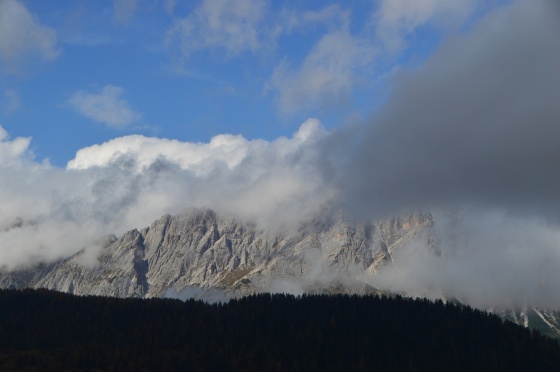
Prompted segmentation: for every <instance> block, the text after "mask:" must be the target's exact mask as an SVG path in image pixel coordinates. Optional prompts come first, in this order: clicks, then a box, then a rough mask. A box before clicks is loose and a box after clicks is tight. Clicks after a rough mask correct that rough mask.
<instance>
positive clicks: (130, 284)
mask: <svg viewBox="0 0 560 372" xmlns="http://www.w3.org/2000/svg"><path fill="white" fill-rule="evenodd" d="M432 224H433V221H432V218H431V216H430V215H428V214H414V215H410V216H406V217H398V218H394V219H392V220H388V221H377V222H369V223H363V224H351V223H349V222H347V221H346V220H345V219H344V218H343V216H342V215H341V214H338V215H336V214H334V215H333V214H325V215H322V216H320V217H318V218H316V219H315V220H314V221H312V222H311V223H308V224H305V225H302V226H301V227H300V229H299V230H297V231H291V232H281V231H265V230H259V229H257V227H256V226H255V225H254V224H248V223H241V222H240V221H238V220H236V219H234V218H229V217H222V216H218V215H216V213H215V212H213V211H212V210H208V209H192V210H189V211H187V212H186V213H184V214H181V215H177V216H169V215H165V216H163V217H161V218H160V219H159V220H157V221H155V222H154V223H153V224H152V225H151V226H150V227H146V228H144V229H142V230H141V231H138V230H132V231H129V232H127V233H125V234H124V235H123V236H121V237H120V238H116V237H111V238H110V239H109V240H108V241H107V243H106V244H105V246H104V248H103V249H102V250H101V252H100V254H99V257H98V262H97V263H96V264H95V265H93V266H84V264H83V262H82V261H83V260H81V259H80V258H81V255H83V254H84V252H79V253H78V254H76V255H74V256H72V257H70V258H67V259H65V260H63V261H60V262H56V263H53V264H50V265H41V266H39V267H37V268H34V269H33V270H21V271H16V272H5V273H2V274H1V275H0V286H2V287H4V288H7V287H15V288H21V287H32V288H40V287H43V288H49V289H54V290H59V291H64V292H70V293H74V294H80V295H105V296H115V297H162V296H165V295H166V294H168V293H170V291H172V292H173V293H175V294H176V293H181V291H183V290H185V289H188V288H201V289H203V290H219V291H224V292H226V293H227V294H228V295H233V296H237V295H246V294H250V293H255V292H262V291H268V290H270V289H271V288H272V289H274V288H275V286H276V290H281V289H282V286H283V285H284V286H285V285H291V286H292V287H293V285H298V286H300V287H301V290H302V291H303V290H305V291H309V292H316V291H324V290H331V291H346V292H347V291H367V290H369V291H372V290H374V289H373V288H370V287H368V286H367V285H366V284H365V283H360V282H359V280H357V279H356V278H359V277H360V274H367V273H374V272H375V271H376V270H377V269H378V268H379V267H380V266H382V265H385V264H387V263H389V262H391V261H392V253H393V252H394V251H395V250H396V249H399V247H401V246H403V245H404V244H406V243H407V242H408V241H409V240H410V239H412V238H413V237H415V236H420V234H421V233H422V232H423V231H424V229H425V228H426V227H429V226H431V225H432Z"/></svg>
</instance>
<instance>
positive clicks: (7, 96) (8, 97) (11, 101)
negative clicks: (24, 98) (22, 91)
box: [2, 89, 21, 114]
mask: <svg viewBox="0 0 560 372" xmlns="http://www.w3.org/2000/svg"><path fill="white" fill-rule="evenodd" d="M2 106H3V111H4V112H5V113H8V114H9V113H11V112H13V111H17V110H19V109H20V108H21V101H20V99H19V95H18V93H17V92H16V91H15V90H12V89H6V90H5V91H4V102H3V103H2Z"/></svg>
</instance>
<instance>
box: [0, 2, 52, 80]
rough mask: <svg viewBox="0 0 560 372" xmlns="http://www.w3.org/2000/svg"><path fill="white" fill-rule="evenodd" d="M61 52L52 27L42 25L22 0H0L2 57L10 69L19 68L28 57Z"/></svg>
mask: <svg viewBox="0 0 560 372" xmlns="http://www.w3.org/2000/svg"><path fill="white" fill-rule="evenodd" d="M58 54H59V51H58V50H57V47H56V33H55V31H54V30H53V29H52V28H50V27H48V26H44V25H41V24H40V23H39V21H38V20H37V19H36V18H35V17H34V16H33V15H32V14H31V13H29V11H28V10H27V8H26V7H25V6H24V5H23V4H22V3H21V2H20V1H16V0H0V59H1V60H2V61H3V63H4V65H5V67H6V68H7V69H8V70H10V71H18V69H19V68H20V67H21V63H22V61H23V62H25V60H26V59H27V58H32V57H35V56H39V57H40V58H42V59H43V60H53V59H55V58H56V57H57V56H58Z"/></svg>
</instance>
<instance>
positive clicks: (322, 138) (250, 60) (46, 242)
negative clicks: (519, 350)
mask: <svg viewBox="0 0 560 372" xmlns="http://www.w3.org/2000/svg"><path fill="white" fill-rule="evenodd" d="M558 20H560V3H558V2H557V1H556V0H458V1H449V0H416V1H413V0H376V1H373V0H371V1H370V0H357V1H353V2H332V3H330V2H319V1H305V2H304V1H292V2H287V1H278V2H276V1H275V2H272V1H264V0H245V1H242V0H214V1H209V0H203V1H189V2H182V1H179V0H175V1H173V0H165V1H163V0H162V1H157V0H114V1H93V0H91V1H88V0H83V1H63V0H57V1H49V2H39V1H16V0H0V235H1V239H0V265H3V266H6V267H8V268H14V267H18V266H22V265H29V264H32V263H35V262H39V261H44V260H54V259H57V258H60V257H66V256H68V255H70V254H72V253H74V252H76V251H77V250H79V249H82V248H88V247H97V246H99V245H101V244H102V241H103V237H104V236H106V235H107V234H109V233H115V234H120V233H122V232H124V231H126V230H128V229H131V228H141V227H143V226H147V225H149V224H150V223H151V222H152V221H153V220H155V219H157V218H158V217H159V216H161V215H162V214H164V213H172V214H173V213H178V212H180V211H181V210H183V209H185V208H188V207H210V208H213V209H216V210H217V211H218V212H221V213H227V214H233V215H235V216H238V217H239V218H243V219H248V220H253V221H257V223H258V224H259V226H261V227H263V228H271V227H278V226H286V225H290V224H292V225H294V224H297V223H299V222H303V221H305V220H306V219H309V218H311V217H312V216H313V215H315V214H316V213H317V212H318V211H319V210H321V209H322V208H324V207H325V206H334V207H335V209H342V210H344V211H346V213H347V214H348V215H349V216H351V218H356V219H364V218H365V219H377V218H388V217H392V216H394V215H397V214H401V213H408V212H410V211H411V210H420V211H429V212H431V213H433V214H434V216H435V218H436V225H437V229H438V234H439V237H440V240H441V242H442V243H441V244H442V250H443V252H444V255H443V257H445V260H446V261H445V262H446V263H445V265H443V264H442V263H441V262H439V261H438V262H436V261H434V260H438V259H436V258H434V257H431V256H425V254H426V253H425V251H422V250H421V249H417V250H415V252H416V253H415V254H416V255H418V257H417V259H416V260H408V261H404V262H407V264H406V265H408V266H406V267H404V268H400V269H398V270H394V269H392V270H393V271H391V272H388V273H385V274H383V275H381V276H380V279H379V280H382V281H383V280H384V281H383V283H385V284H386V285H387V286H394V285H399V286H401V287H402V286H404V287H406V286H410V285H413V284H414V285H419V286H421V287H423V288H426V287H430V288H435V291H441V292H455V293H459V292H460V293H461V294H462V296H463V298H471V302H473V303H479V304H483V303H485V302H484V301H485V300H488V299H492V298H496V297H497V294H501V295H503V296H505V300H507V301H513V300H516V301H521V300H520V298H521V299H523V298H531V299H532V300H534V301H537V302H538V303H541V304H548V305H553V306H558V307H560V286H559V285H558V284H556V283H560V276H559V274H558V272H560V270H558V268H559V267H560V213H559V212H558V211H560V208H559V207H560V205H559V204H560V193H559V192H558V190H560V175H559V173H558V171H557V168H558V167H557V164H558V161H559V160H560V105H559V104H558V97H560V22H559V21H558ZM458 237H461V238H458ZM458 240H459V241H461V242H463V243H464V244H462V246H461V248H460V251H458V249H459V248H458V245H457V244H456V242H457V241H458ZM415 257H416V256H415ZM442 265H443V266H442ZM442 267H445V269H442ZM403 273H407V274H406V275H404V274H403ZM473 273H476V275H473ZM383 278H385V279H383ZM399 278H400V279H399ZM403 278H404V279H403ZM496 278H498V280H497V279H496ZM401 279H403V280H401ZM489 282H493V283H495V284H496V285H495V286H493V287H492V286H490V287H489V286H488V283H489ZM395 283H399V284H395ZM489 288H490V289H489ZM520 288H521V289H523V290H522V291H521V294H516V293H515V292H516V291H517V290H519V289H520ZM393 289H397V290H398V289H399V288H393ZM410 289H411V290H412V289H414V288H410ZM416 289H418V288H416ZM418 290H420V289H418ZM481 293H482V294H481ZM477 296H478V297H477ZM505 300H504V301H505Z"/></svg>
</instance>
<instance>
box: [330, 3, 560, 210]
mask: <svg viewBox="0 0 560 372" xmlns="http://www.w3.org/2000/svg"><path fill="white" fill-rule="evenodd" d="M559 20H560V3H558V2H556V1H552V0H551V1H547V0H542V1H541V0H536V1H523V0H521V1H518V2H516V3H514V4H513V5H511V6H508V7H506V8H504V9H500V10H496V11H494V12H493V13H490V14H489V15H487V16H486V18H485V19H483V20H482V21H481V22H479V23H478V24H476V25H475V27H474V28H473V30H471V31H469V32H467V33H466V34H464V35H457V36H455V37H452V38H450V39H448V40H447V41H446V42H445V44H444V45H443V46H442V48H441V49H440V50H439V51H438V52H437V53H436V54H435V55H434V56H433V57H431V58H430V59H429V60H428V61H427V63H425V65H423V66H422V67H421V68H419V69H418V70H415V71H409V72H402V73H400V74H398V76H397V78H396V84H395V87H394V92H393V95H392V96H391V98H390V100H389V102H388V104H387V105H386V106H385V107H384V108H383V109H382V110H381V111H379V112H377V113H375V114H374V115H373V116H372V117H371V119H370V122H369V123H367V125H365V126H363V127H360V128H350V129H348V130H347V131H348V133H337V134H336V136H337V137H336V139H333V138H331V143H329V145H328V153H329V154H330V156H331V158H335V159H336V161H338V162H341V163H342V165H343V166H342V169H343V171H342V173H343V175H342V176H341V177H339V179H340V180H341V185H340V188H341V190H342V191H341V203H342V204H343V205H344V206H346V207H348V206H350V209H351V210H354V211H356V212H358V213H360V214H361V215H367V214H369V213H371V212H372V211H376V212H377V213H380V214H393V213H395V212H398V211H400V210H403V209H417V208H420V209H423V208H426V209H431V208H435V207H441V206H446V205H454V204H460V205H463V204H468V205H479V206H486V207H496V208H503V209H505V210H508V211H510V212H516V213H517V212H523V213H525V212H530V213H536V214H537V215H541V216H543V215H545V216H546V217H555V218H558V219H560V212H559V211H560V208H559V207H560V172H559V171H558V166H559V163H560V42H559V40H560V21H559ZM356 131H357V132H358V134H359V135H358V136H356ZM340 138H343V139H344V140H342V139H340ZM333 149H338V152H337V151H334V150H333ZM333 151H334V152H333ZM333 153H334V154H335V155H332V154H333ZM340 159H344V160H343V161H341V160H340ZM338 166H340V164H339V165H336V166H334V168H337V167H338Z"/></svg>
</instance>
